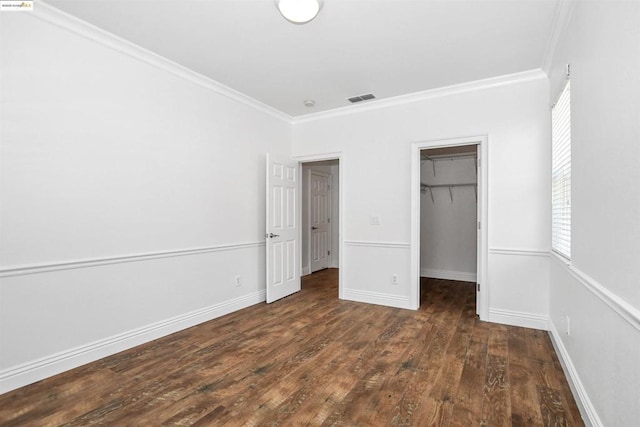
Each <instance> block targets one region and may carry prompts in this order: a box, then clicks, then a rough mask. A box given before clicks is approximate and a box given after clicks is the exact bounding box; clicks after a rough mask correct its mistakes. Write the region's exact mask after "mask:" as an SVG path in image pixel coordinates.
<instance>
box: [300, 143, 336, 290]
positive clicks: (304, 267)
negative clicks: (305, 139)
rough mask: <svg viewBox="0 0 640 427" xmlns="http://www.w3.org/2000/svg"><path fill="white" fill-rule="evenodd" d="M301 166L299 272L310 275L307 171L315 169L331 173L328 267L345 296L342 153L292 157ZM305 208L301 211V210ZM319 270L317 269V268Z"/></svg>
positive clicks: (309, 201) (309, 200)
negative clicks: (333, 272) (335, 275)
mask: <svg viewBox="0 0 640 427" xmlns="http://www.w3.org/2000/svg"><path fill="white" fill-rule="evenodd" d="M294 160H297V161H298V162H299V165H300V168H299V170H300V173H299V179H300V183H301V187H302V191H301V196H300V198H299V203H298V215H299V218H300V223H301V225H302V227H301V230H300V250H299V254H300V258H299V265H300V266H301V268H300V271H301V275H302V276H305V275H309V274H311V262H310V254H311V252H312V251H311V250H310V244H311V231H312V230H311V227H313V225H311V222H313V221H309V207H310V203H311V199H310V197H309V185H308V184H309V170H315V171H318V172H321V173H324V174H326V175H330V176H331V178H330V183H329V192H330V195H329V204H330V213H331V216H330V218H331V219H330V220H329V221H328V223H329V224H331V226H330V231H329V232H328V233H329V236H328V240H329V241H330V242H329V243H328V247H329V249H328V250H327V251H328V252H330V254H327V255H328V256H330V260H328V261H329V267H328V268H329V269H332V268H335V269H337V277H338V298H340V299H343V298H344V285H345V284H344V280H343V275H342V271H343V268H342V267H343V254H344V250H343V237H342V236H343V235H344V233H343V224H344V221H343V214H344V211H343V208H342V207H343V206H344V203H343V195H344V192H343V190H342V177H343V176H344V167H345V166H344V162H343V159H342V153H340V152H334V153H325V154H314V155H307V156H298V157H294ZM303 211H304V212H303ZM319 271H320V270H319Z"/></svg>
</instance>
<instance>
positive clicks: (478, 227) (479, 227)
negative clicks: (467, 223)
mask: <svg viewBox="0 0 640 427" xmlns="http://www.w3.org/2000/svg"><path fill="white" fill-rule="evenodd" d="M478 230H480V221H478Z"/></svg>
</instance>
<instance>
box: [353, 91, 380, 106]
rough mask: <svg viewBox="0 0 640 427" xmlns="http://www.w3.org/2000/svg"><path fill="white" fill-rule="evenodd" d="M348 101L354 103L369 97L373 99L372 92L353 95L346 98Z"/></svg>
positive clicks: (366, 99)
mask: <svg viewBox="0 0 640 427" xmlns="http://www.w3.org/2000/svg"><path fill="white" fill-rule="evenodd" d="M348 99H349V102H351V103H352V104H355V103H356V102H360V101H368V100H369V99H375V96H373V94H372V93H367V94H366V95H358V96H354V97H351V98H348Z"/></svg>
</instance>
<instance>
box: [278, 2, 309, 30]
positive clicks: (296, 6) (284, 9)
mask: <svg viewBox="0 0 640 427" xmlns="http://www.w3.org/2000/svg"><path fill="white" fill-rule="evenodd" d="M276 4H277V6H278V10H279V11H280V13H281V14H282V16H284V18H285V19H286V20H287V21H289V22H293V23H294V24H306V23H307V22H309V21H311V20H312V19H313V18H315V17H316V16H317V15H318V12H320V0H276Z"/></svg>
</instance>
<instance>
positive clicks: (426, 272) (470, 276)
mask: <svg viewBox="0 0 640 427" xmlns="http://www.w3.org/2000/svg"><path fill="white" fill-rule="evenodd" d="M420 276H422V277H432V278H434V279H445V280H458V281H460V282H474V283H475V282H476V278H477V275H476V273H467V272H464V271H451V270H436V269H433V268H422V269H420Z"/></svg>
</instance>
